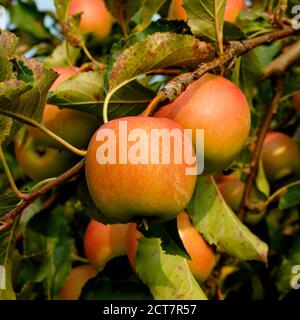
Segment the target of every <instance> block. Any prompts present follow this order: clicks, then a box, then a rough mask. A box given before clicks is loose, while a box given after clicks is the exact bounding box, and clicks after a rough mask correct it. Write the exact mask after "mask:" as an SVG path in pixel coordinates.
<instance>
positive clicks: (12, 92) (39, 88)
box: [0, 57, 57, 139]
mask: <svg viewBox="0 0 300 320" xmlns="http://www.w3.org/2000/svg"><path fill="white" fill-rule="evenodd" d="M16 65H17V66H18V67H19V70H17V71H18V74H19V76H20V77H22V78H23V79H24V80H25V81H28V82H25V81H24V80H23V81H22V80H17V79H15V78H11V79H9V80H5V81H2V82H0V114H3V115H6V116H10V117H12V118H14V116H16V115H20V116H25V117H29V118H34V119H36V120H38V121H39V120H40V119H41V117H42V114H43V111H44V107H45V104H46V98H47V93H48V90H49V88H50V87H51V85H52V83H53V82H54V80H55V79H56V78H57V73H56V72H54V71H52V70H51V69H47V68H45V67H44V66H43V65H42V63H41V62H39V61H37V60H35V59H26V58H22V57H20V58H19V59H17V60H16ZM30 74H31V76H29V75H30ZM13 124H14V128H13V130H12V136H13V135H14V134H15V133H16V132H17V131H18V129H19V128H20V123H16V122H14V123H13ZM10 138H12V137H10ZM10 138H9V139H10Z"/></svg>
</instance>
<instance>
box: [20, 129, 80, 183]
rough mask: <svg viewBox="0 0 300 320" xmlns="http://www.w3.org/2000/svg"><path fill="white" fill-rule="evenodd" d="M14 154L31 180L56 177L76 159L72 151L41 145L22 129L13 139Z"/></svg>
mask: <svg viewBox="0 0 300 320" xmlns="http://www.w3.org/2000/svg"><path fill="white" fill-rule="evenodd" d="M15 154H16V159H17V162H18V164H19V166H20V167H21V168H22V169H23V171H24V173H25V174H26V175H27V176H28V177H29V178H31V179H32V180H33V181H42V180H45V179H47V178H54V177H57V176H58V175H60V174H62V173H64V172H65V171H67V170H68V169H70V168H71V167H72V166H73V165H74V164H75V163H76V162H77V161H78V157H77V156H76V155H74V154H73V153H72V152H70V151H68V150H59V149H52V148H48V147H45V146H41V145H39V144H37V143H36V141H35V140H34V139H33V137H32V136H31V135H30V134H28V132H26V133H25V134H23V132H22V131H20V133H19V134H18V135H17V136H16V139H15Z"/></svg>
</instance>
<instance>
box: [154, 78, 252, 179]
mask: <svg viewBox="0 0 300 320" xmlns="http://www.w3.org/2000/svg"><path fill="white" fill-rule="evenodd" d="M154 116H155V117H165V118H170V119H172V120H174V121H176V122H177V123H179V124H180V125H181V126H182V127H183V128H186V129H192V130H193V142H194V146H195V149H196V150H197V149H200V150H201V149H202V150H203V145H201V144H198V146H197V143H196V138H195V137H196V129H203V130H204V173H205V174H211V173H215V172H218V171H222V170H223V169H226V168H227V167H228V166H230V164H231V163H232V161H233V160H234V159H235V158H236V156H237V155H238V154H239V153H240V151H241V150H242V148H243V147H244V145H245V144H246V142H247V139H248V135H249V130H250V108H249V104H248V102H247V99H246V97H245V95H244V94H243V92H242V91H241V90H240V89H239V88H238V87H237V86H236V85H235V84H234V83H233V82H231V81H229V80H227V79H225V78H223V77H221V76H217V75H212V74H205V75H204V76H202V77H201V78H200V79H198V80H196V81H195V82H193V83H192V84H191V85H190V86H188V87H187V89H186V91H184V92H183V93H182V94H181V95H180V96H179V97H178V98H177V99H176V100H175V101H174V102H172V103H170V104H168V105H167V106H165V107H163V108H161V109H160V110H158V111H157V112H156V113H155V114H154ZM197 147H198V148H197Z"/></svg>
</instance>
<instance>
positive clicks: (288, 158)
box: [15, 0, 300, 299]
mask: <svg viewBox="0 0 300 320" xmlns="http://www.w3.org/2000/svg"><path fill="white" fill-rule="evenodd" d="M86 3H88V5H87V6H85V4H86ZM95 6H101V8H100V7H99V8H98V7H97V8H98V9H97V10H96V9H95V8H96V7H95ZM243 7H244V1H227V7H226V12H225V20H227V21H231V22H232V21H234V20H235V19H236V17H237V15H238V13H239V11H240V10H241V9H242V8H243ZM78 11H83V12H84V14H83V16H82V20H81V28H82V30H83V31H89V32H90V31H93V32H95V33H97V34H98V36H99V37H101V38H104V37H106V36H107V35H108V34H109V32H110V29H111V26H112V23H113V19H112V18H111V16H110V14H109V13H108V11H107V10H106V8H105V5H104V2H102V1H97V0H93V1H80V0H76V1H72V4H71V7H70V13H74V12H78ZM95 11H97V12H104V13H103V15H104V16H103V19H100V18H99V17H97V19H96V21H94V20H93V19H94V18H95V15H94V12H95ZM169 15H170V17H173V18H179V19H186V14H185V11H184V9H183V7H182V1H180V0H177V1H175V0H173V1H172V4H171V7H170V11H169ZM97 23H98V24H97ZM96 25H97V26H96ZM54 69H55V71H57V72H58V73H59V74H60V76H59V78H58V79H57V80H56V82H55V83H54V84H53V86H52V88H51V90H55V88H56V87H57V86H58V85H59V84H60V83H61V82H63V81H65V80H66V79H67V78H68V77H70V76H74V75H75V74H76V73H77V72H78V70H76V69H71V68H54ZM299 100H300V99H299V97H295V99H294V103H295V104H297V106H298V108H299V105H300V104H299ZM250 118H251V115H250V108H249V105H248V102H247V99H246V97H245V95H244V94H243V92H242V91H241V90H240V89H239V88H238V87H237V86H236V85H235V84H234V83H233V82H231V81H229V80H228V79H226V78H224V77H222V76H217V75H212V74H206V75H204V76H202V77H201V78H200V79H198V80H197V81H195V82H194V83H193V84H191V85H190V86H189V87H188V88H187V90H186V91H185V92H184V93H183V94H181V95H180V97H178V98H177V99H176V100H175V101H174V102H172V103H170V104H169V105H167V106H165V107H163V108H161V109H160V110H158V111H157V112H156V113H155V114H154V116H153V117H144V116H132V117H126V118H122V119H114V120H111V121H109V122H108V123H106V124H104V125H102V126H100V128H99V122H98V119H97V118H96V117H94V116H92V115H90V114H88V113H85V112H82V111H76V110H69V109H59V108H58V107H56V106H52V105H46V107H45V110H44V114H43V118H42V124H43V125H44V126H45V127H46V128H48V129H49V130H51V131H52V132H54V133H55V134H57V135H58V136H60V137H62V138H63V139H64V140H66V141H67V142H69V143H70V144H72V145H74V146H76V147H77V148H79V149H85V148H87V157H86V170H85V177H86V182H87V185H88V189H89V192H90V195H91V197H92V199H93V201H94V203H95V205H96V206H97V208H98V209H99V212H101V215H103V216H105V217H106V218H107V219H108V220H109V221H111V223H112V224H110V225H104V224H102V223H101V222H97V221H95V220H93V221H91V222H90V224H89V226H88V228H87V230H86V233H85V238H84V248H85V254H86V257H87V258H88V260H89V262H90V265H83V266H79V267H76V268H74V269H73V270H72V271H71V273H70V275H69V277H68V279H67V280H66V283H65V285H64V287H63V289H62V291H61V293H60V297H61V298H62V299H76V298H78V297H79V295H80V291H81V288H82V287H83V285H84V284H85V283H86V281H87V280H88V279H90V278H92V277H94V276H95V275H96V274H97V272H98V271H99V270H102V269H103V268H104V266H105V264H106V263H107V262H108V261H109V260H111V259H112V258H114V257H117V256H121V255H124V254H127V255H128V259H129V262H130V264H131V266H132V268H133V270H135V269H136V261H135V257H136V251H137V245H138V239H140V238H141V237H142V234H141V233H139V231H137V229H136V224H135V223H134V222H136V221H138V220H141V219H147V221H148V222H150V223H151V222H154V223H157V222H164V221H168V220H171V219H175V218H176V219H177V225H178V232H179V235H180V237H181V239H182V242H183V244H184V246H185V248H186V250H187V252H188V253H189V255H190V257H191V260H189V261H188V263H189V267H190V270H191V272H192V273H193V275H194V276H195V278H196V279H197V280H198V281H199V282H203V281H205V280H206V279H207V278H208V276H209V274H210V273H211V271H212V269H213V268H214V266H215V263H216V255H215V253H214V250H213V248H211V247H210V246H209V245H208V244H207V243H206V242H205V240H204V239H203V238H202V236H201V235H200V234H199V233H198V232H197V231H196V229H195V228H194V227H193V225H192V223H191V221H190V220H189V217H188V215H187V214H186V213H185V211H184V210H185V208H186V206H187V205H188V203H189V201H190V200H191V198H192V195H193V192H194V189H195V186H196V179H197V176H196V175H187V174H186V169H187V168H188V167H189V164H188V163H186V162H183V163H180V164H178V163H170V164H151V161H150V159H149V162H148V164H147V165H145V164H132V163H127V164H120V163H114V164H112V163H104V164H99V162H98V161H97V152H98V150H99V147H101V144H102V143H103V141H99V139H97V136H98V135H99V134H101V133H102V132H104V131H105V130H107V129H110V130H112V131H113V132H114V133H115V136H116V137H118V136H119V128H120V127H119V124H120V121H124V120H125V121H126V122H127V126H128V129H143V130H144V132H146V133H147V134H150V131H151V130H152V129H167V130H172V129H177V132H183V130H184V129H192V130H197V129H201V130H204V135H205V136H204V146H203V145H201V146H197V143H198V141H197V139H196V137H195V136H194V135H193V137H192V141H190V142H187V141H186V140H182V144H185V143H190V144H191V148H192V149H194V153H196V150H198V149H203V152H204V174H215V173H218V172H222V171H223V170H224V169H226V168H228V167H229V166H230V165H231V164H232V162H233V161H234V159H235V158H236V157H237V156H238V155H239V153H240V152H241V150H242V148H243V147H244V146H245V145H246V143H247V139H248V135H249V131H250ZM183 136H184V135H183V134H182V135H181V137H183ZM117 142H118V141H117ZM132 144H133V142H132V143H128V146H127V148H128V149H129V148H130V147H132ZM198 147H199V148H198ZM15 151H16V158H17V160H18V163H19V165H20V167H21V168H23V170H24V172H25V173H26V174H27V175H28V176H29V177H30V178H31V179H32V180H35V181H40V180H43V179H46V178H49V177H54V176H57V175H59V174H61V173H62V172H64V171H66V170H67V169H68V168H70V167H71V166H72V165H73V164H74V163H75V162H76V161H77V156H75V155H73V154H72V153H71V152H70V151H68V150H66V149H64V147H62V146H61V145H60V144H58V143H57V142H56V141H54V140H53V139H52V138H50V137H48V136H47V135H45V134H44V133H41V132H40V131H39V130H37V129H36V128H32V127H25V128H24V130H22V131H21V132H20V133H19V135H18V136H17V138H16V141H15ZM125 151H126V152H127V150H125ZM118 152H119V151H118ZM157 152H158V153H159V154H158V156H159V158H160V157H161V156H162V153H163V150H162V149H159V150H158V151H157ZM174 152H175V145H174V142H171V146H170V153H171V158H172V157H173V155H174ZM299 155H300V151H299V149H298V147H297V145H296V143H295V142H294V141H293V140H292V139H291V138H290V137H288V136H287V135H285V134H283V133H280V132H270V133H268V135H267V137H266V139H265V142H264V146H263V152H262V161H263V165H264V169H265V173H266V176H267V178H268V179H269V181H270V182H273V181H277V180H279V179H282V178H284V177H286V176H288V175H291V174H299V173H300V163H299V161H295V159H300V156H299ZM149 157H150V154H149ZM219 187H220V189H221V192H222V194H223V197H224V198H225V200H226V202H227V203H228V205H229V206H231V207H232V209H233V210H234V211H237V209H238V207H239V204H240V201H241V196H242V193H243V189H244V183H243V182H242V181H240V180H238V179H237V178H235V177H234V176H231V177H224V178H222V179H221V181H220V182H219ZM99 220H100V217H99Z"/></svg>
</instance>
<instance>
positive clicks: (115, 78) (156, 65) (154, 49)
mask: <svg viewBox="0 0 300 320" xmlns="http://www.w3.org/2000/svg"><path fill="white" fill-rule="evenodd" d="M212 52H213V50H212V47H210V46H209V45H207V44H206V43H205V42H202V41H200V40H198V39H197V38H195V37H193V36H191V35H181V34H176V33H173V32H164V33H161V32H157V33H154V34H152V35H150V36H148V37H146V38H145V39H144V40H142V41H140V42H137V43H135V44H134V45H132V46H131V47H129V48H127V49H125V50H124V51H123V52H122V53H121V54H120V55H119V56H118V58H117V60H116V61H115V63H114V65H113V66H112V69H111V71H110V74H109V91H111V90H113V89H114V88H116V87H119V86H122V85H123V84H125V83H127V82H128V81H130V80H132V79H135V78H137V77H138V76H140V75H143V74H146V73H148V72H150V71H152V70H155V69H160V68H167V67H171V66H182V67H192V66H196V65H198V64H199V63H201V62H204V61H208V60H209V59H210V58H211V57H212Z"/></svg>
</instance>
